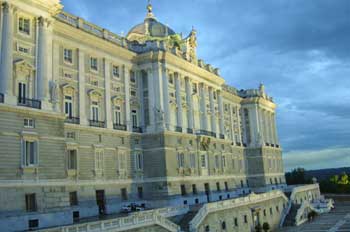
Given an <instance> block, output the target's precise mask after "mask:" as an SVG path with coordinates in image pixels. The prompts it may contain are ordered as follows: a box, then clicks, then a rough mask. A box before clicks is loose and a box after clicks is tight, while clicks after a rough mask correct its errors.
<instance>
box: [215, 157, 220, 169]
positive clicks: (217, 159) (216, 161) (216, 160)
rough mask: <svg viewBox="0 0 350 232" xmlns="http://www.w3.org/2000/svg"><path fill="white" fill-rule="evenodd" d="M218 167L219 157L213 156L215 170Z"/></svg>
mask: <svg viewBox="0 0 350 232" xmlns="http://www.w3.org/2000/svg"><path fill="white" fill-rule="evenodd" d="M219 167H220V157H219V156H218V155H216V156H215V168H219Z"/></svg>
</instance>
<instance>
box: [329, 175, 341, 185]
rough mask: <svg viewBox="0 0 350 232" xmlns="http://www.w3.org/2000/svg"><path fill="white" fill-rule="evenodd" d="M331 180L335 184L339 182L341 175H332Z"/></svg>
mask: <svg viewBox="0 0 350 232" xmlns="http://www.w3.org/2000/svg"><path fill="white" fill-rule="evenodd" d="M329 180H330V182H332V183H334V184H338V181H339V176H338V175H335V176H332V177H331V178H330V179H329Z"/></svg>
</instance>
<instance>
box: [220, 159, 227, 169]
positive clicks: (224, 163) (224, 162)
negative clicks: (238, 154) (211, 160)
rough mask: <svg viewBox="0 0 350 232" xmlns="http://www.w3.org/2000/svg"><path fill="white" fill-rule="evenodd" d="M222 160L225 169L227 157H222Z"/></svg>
mask: <svg viewBox="0 0 350 232" xmlns="http://www.w3.org/2000/svg"><path fill="white" fill-rule="evenodd" d="M221 159H222V167H223V168H225V167H226V157H225V156H222V157H221Z"/></svg>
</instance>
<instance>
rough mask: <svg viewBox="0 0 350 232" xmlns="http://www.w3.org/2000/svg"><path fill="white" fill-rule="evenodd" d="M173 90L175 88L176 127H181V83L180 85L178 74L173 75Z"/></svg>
mask: <svg viewBox="0 0 350 232" xmlns="http://www.w3.org/2000/svg"><path fill="white" fill-rule="evenodd" d="M174 77H175V88H176V106H177V112H176V114H177V117H176V118H177V126H178V127H181V128H182V126H183V124H182V99H181V83H180V74H179V73H175V75H174Z"/></svg>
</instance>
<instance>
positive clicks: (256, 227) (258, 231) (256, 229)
mask: <svg viewBox="0 0 350 232" xmlns="http://www.w3.org/2000/svg"><path fill="white" fill-rule="evenodd" d="M261 230H262V227H261V225H260V224H257V225H256V226H255V232H261Z"/></svg>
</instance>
